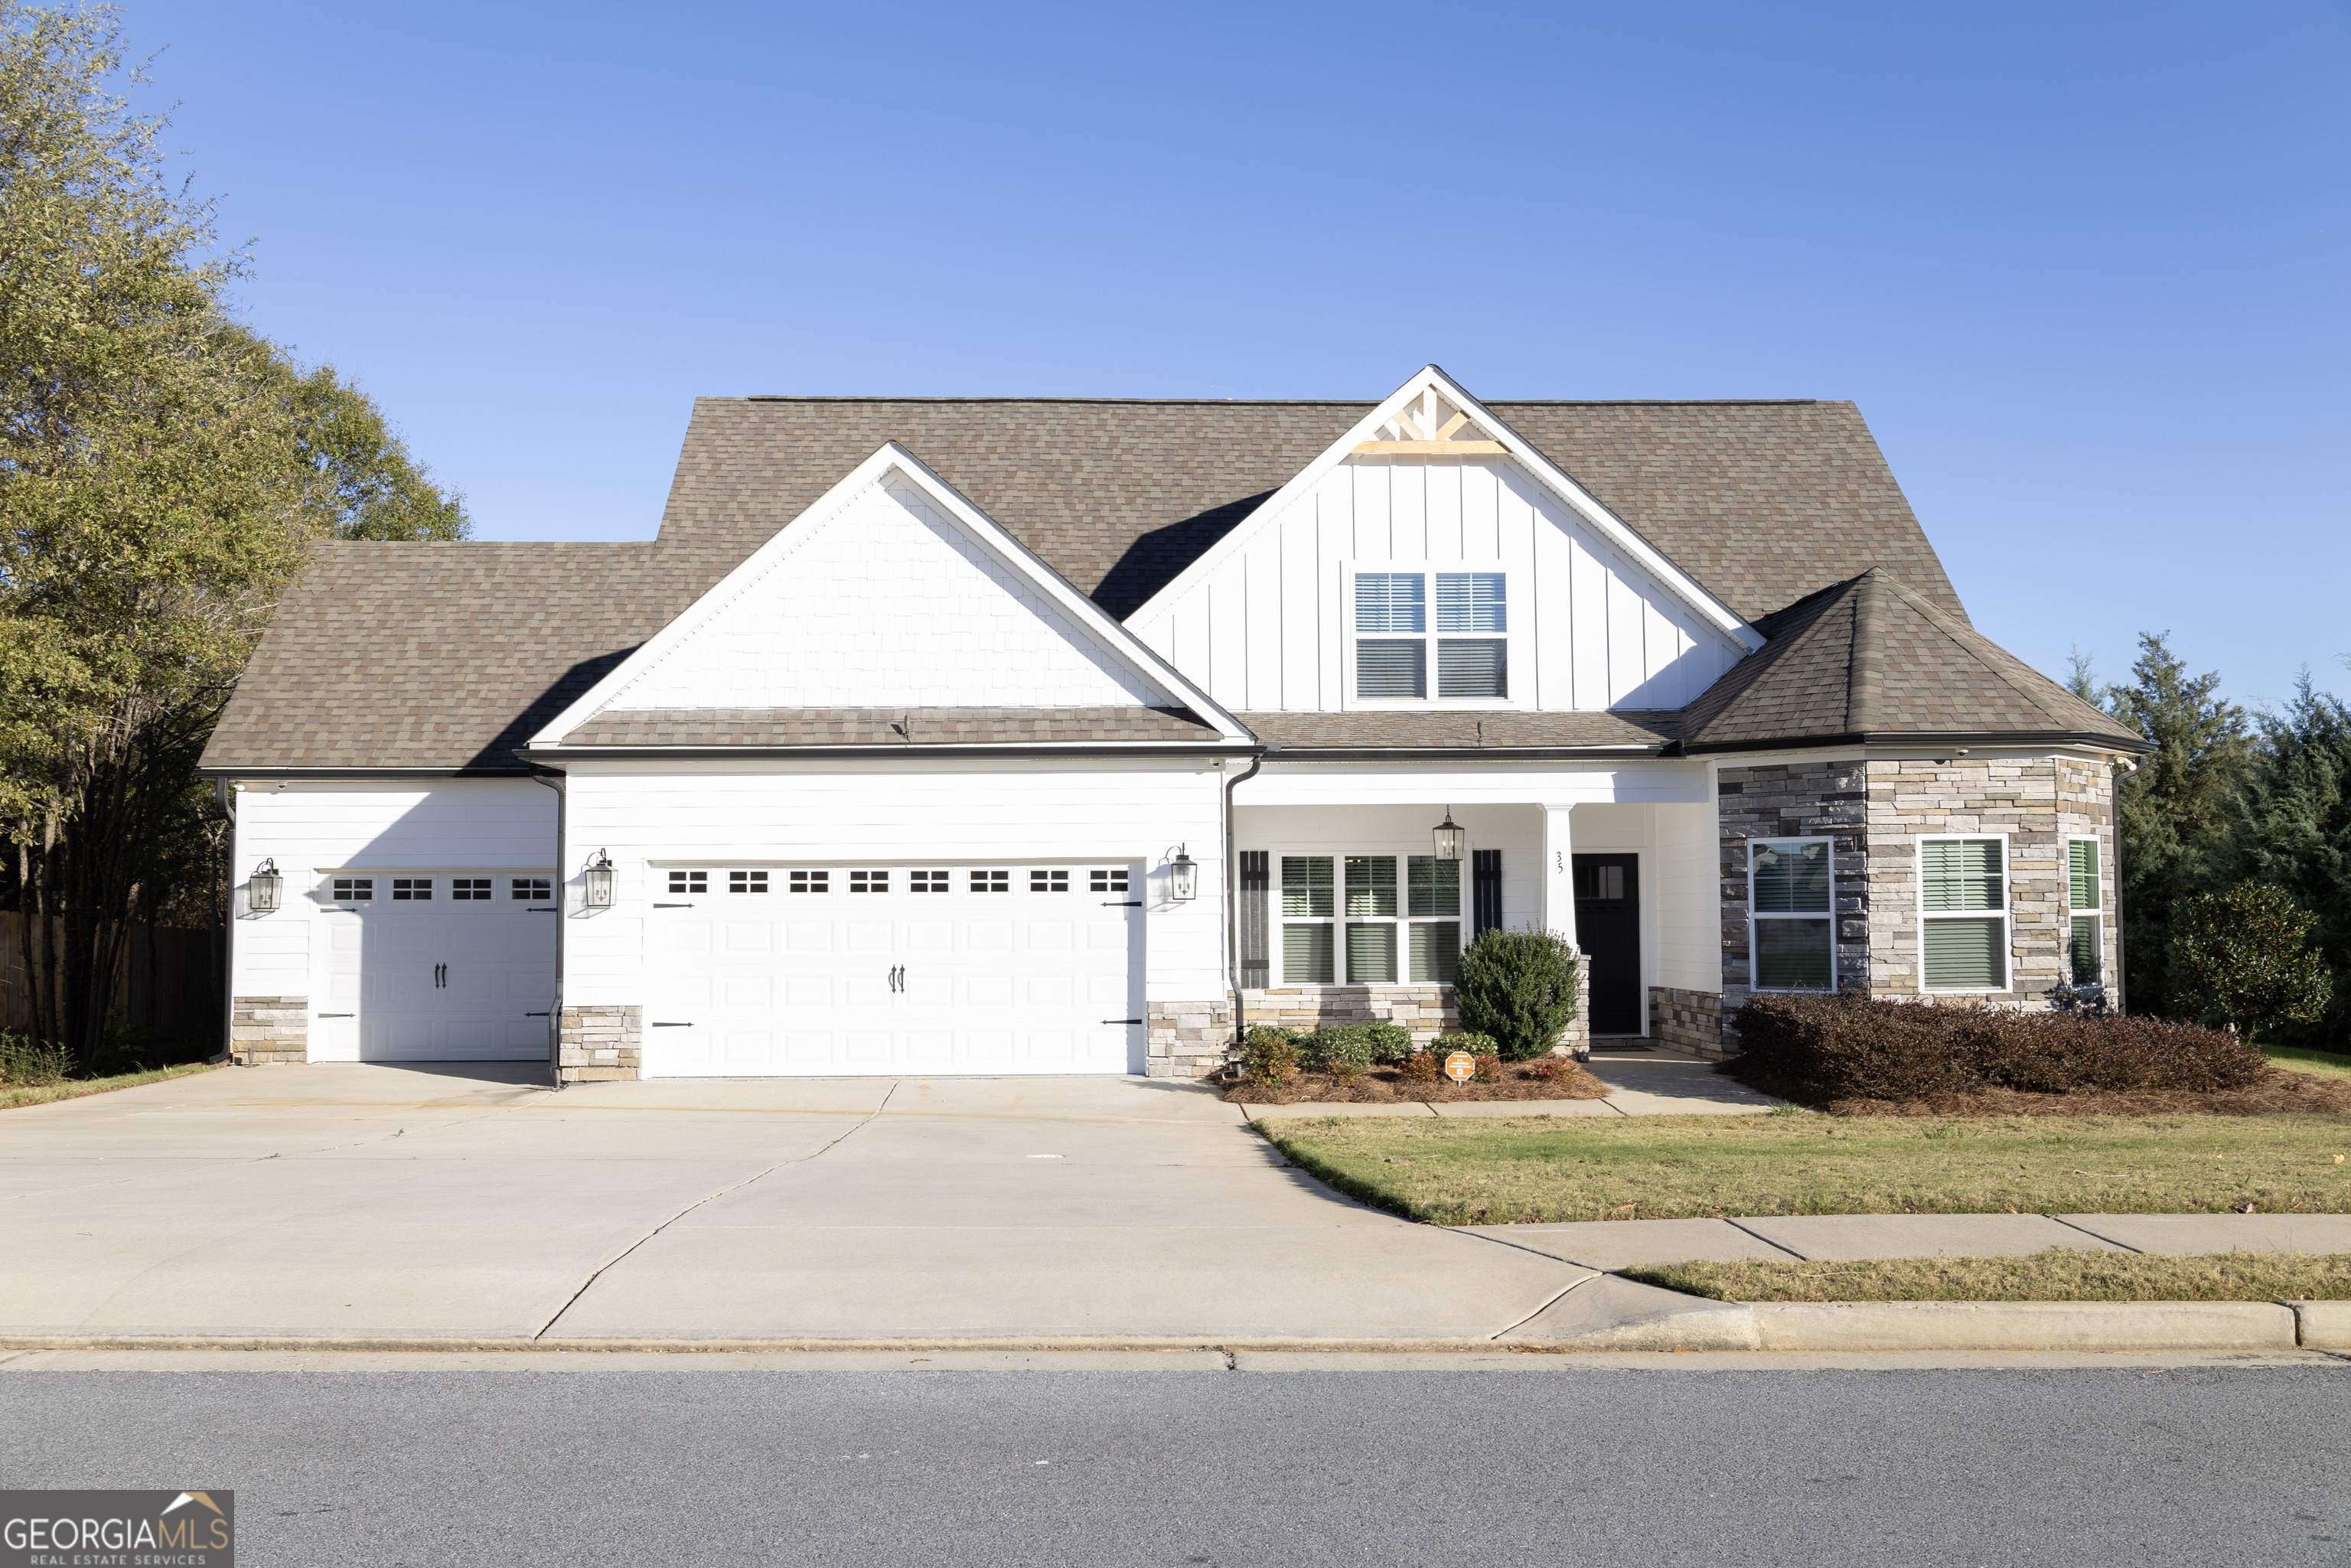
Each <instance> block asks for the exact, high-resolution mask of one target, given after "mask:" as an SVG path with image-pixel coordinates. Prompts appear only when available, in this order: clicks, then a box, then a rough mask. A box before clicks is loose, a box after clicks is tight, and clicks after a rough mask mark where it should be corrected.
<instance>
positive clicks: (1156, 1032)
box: [1144, 998, 1233, 1078]
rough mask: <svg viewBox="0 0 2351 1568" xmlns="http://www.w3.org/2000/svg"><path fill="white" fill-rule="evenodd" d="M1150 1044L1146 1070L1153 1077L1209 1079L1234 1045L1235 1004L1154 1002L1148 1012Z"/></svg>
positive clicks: (1230, 1052)
mask: <svg viewBox="0 0 2351 1568" xmlns="http://www.w3.org/2000/svg"><path fill="white" fill-rule="evenodd" d="M1145 1017H1146V1024H1147V1030H1148V1032H1149V1036H1150V1044H1149V1045H1148V1047H1146V1051H1147V1055H1146V1057H1145V1059H1144V1072H1146V1073H1147V1074H1149V1075H1150V1076H1151V1077H1153V1078H1207V1077H1209V1076H1211V1075H1213V1074H1215V1073H1217V1072H1218V1071H1222V1070H1223V1068H1224V1065H1225V1063H1226V1062H1227V1061H1228V1060H1230V1058H1231V1054H1232V1044H1233V1004H1232V1001H1231V999H1230V998H1226V999H1224V1000H1221V1001H1213V1002H1154V1003H1152V1004H1151V1006H1150V1007H1149V1009H1146V1013H1145Z"/></svg>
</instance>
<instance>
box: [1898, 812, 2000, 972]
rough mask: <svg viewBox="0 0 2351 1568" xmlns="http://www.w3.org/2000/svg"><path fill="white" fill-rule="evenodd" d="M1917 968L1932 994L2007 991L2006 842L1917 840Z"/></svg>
mask: <svg viewBox="0 0 2351 1568" xmlns="http://www.w3.org/2000/svg"><path fill="white" fill-rule="evenodd" d="M1918 913H1919V922H1918V925H1919V939H1918V946H1919V967H1920V971H1921V978H1922V980H1923V981H1924V983H1925V988H1927V989H1928V990H1930V991H2004V990H2006V989H2008V945H2009V937H2008V841H2007V840H2006V839H1999V838H1950V839H1921V840H1919V841H1918Z"/></svg>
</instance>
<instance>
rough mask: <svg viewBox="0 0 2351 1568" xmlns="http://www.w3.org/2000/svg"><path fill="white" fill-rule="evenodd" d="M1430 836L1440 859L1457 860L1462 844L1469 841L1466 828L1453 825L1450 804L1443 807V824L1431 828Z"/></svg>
mask: <svg viewBox="0 0 2351 1568" xmlns="http://www.w3.org/2000/svg"><path fill="white" fill-rule="evenodd" d="M1430 836H1431V837H1433V838H1434V839H1436V841H1437V859H1438V860H1441V861H1458V860H1459V859H1460V858H1461V851H1462V848H1463V846H1464V845H1466V844H1468V841H1469V832H1468V829H1466V828H1457V827H1455V826H1454V825H1453V808H1452V807H1450V806H1447V807H1446V808H1445V821H1444V822H1443V824H1442V825H1440V826H1438V827H1437V828H1434V829H1431V830H1430Z"/></svg>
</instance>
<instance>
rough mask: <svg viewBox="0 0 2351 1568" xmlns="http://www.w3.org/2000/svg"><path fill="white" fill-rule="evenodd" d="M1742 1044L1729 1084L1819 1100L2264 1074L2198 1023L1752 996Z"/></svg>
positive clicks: (2131, 1086) (2243, 1080) (2231, 1079)
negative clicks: (1738, 1080)
mask: <svg viewBox="0 0 2351 1568" xmlns="http://www.w3.org/2000/svg"><path fill="white" fill-rule="evenodd" d="M1739 1038H1740V1042H1741V1043H1742V1045H1744V1047H1745V1050H1744V1051H1743V1052H1742V1054H1740V1056H1739V1057H1738V1058H1736V1059H1735V1061H1734V1063H1733V1065H1732V1067H1731V1069H1730V1071H1732V1072H1733V1073H1734V1074H1736V1075H1737V1076H1740V1077H1750V1076H1751V1077H1753V1078H1759V1079H1761V1078H1768V1079H1771V1080H1772V1081H1775V1082H1778V1083H1780V1084H1782V1085H1784V1086H1785V1088H1786V1090H1787V1091H1788V1092H1792V1093H1795V1094H1797V1095H1799V1096H1801V1097H1803V1098H1807V1099H1815V1100H1822V1101H1829V1100H1917V1099H1924V1098H1926V1097H1928V1096H1930V1095H1937V1094H1964V1093H1968V1092H1971V1091H1976V1090H1982V1089H2012V1090H2017V1091H2020V1092H2025V1093H2033V1094H2064V1093H2069V1092H2075V1091H2088V1090H2116V1091H2126V1090H2185V1091H2189V1092H2213V1091H2217V1090H2227V1089H2241V1088H2244V1087H2247V1086H2248V1085H2250V1084H2252V1083H2254V1082H2259V1081H2260V1080H2261V1079H2262V1076H2263V1074H2264V1073H2266V1072H2267V1071H2269V1064H2268V1063H2267V1062H2266V1061H2264V1060H2263V1059H2262V1053H2261V1052H2260V1051H2256V1050H2255V1049H2253V1048H2252V1046H2249V1045H2247V1044H2245V1043H2244V1041H2242V1040H2239V1039H2238V1038H2237V1037H2236V1036H2234V1035H2230V1034H2223V1033H2221V1032H2220V1030H2210V1029H2203V1028H2199V1026H2197V1025H2195V1024H2184V1023H2172V1022H2169V1021H2168V1020H2166V1019H2153V1018H2142V1017H2137V1016H2128V1017H2122V1018H2087V1017H2081V1016H2076V1015H2072V1014H2066V1013H2055V1012H2020V1011H2017V1010H2015V1009H2007V1008H1986V1007H1962V1006H1950V1005H1937V1004H1932V1003H1919V1002H1887V1001H1872V1000H1869V999H1867V998H1862V997H1855V996H1843V997H1804V996H1785V997H1782V996H1768V997H1757V998H1754V999H1753V1000H1751V1001H1750V1002H1749V1003H1748V1004H1747V1005H1746V1006H1745V1007H1743V1008H1741V1009H1739Z"/></svg>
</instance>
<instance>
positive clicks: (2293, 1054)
mask: <svg viewBox="0 0 2351 1568" xmlns="http://www.w3.org/2000/svg"><path fill="white" fill-rule="evenodd" d="M2262 1055H2263V1056H2266V1057H2268V1058H2269V1059H2270V1060H2271V1061H2274V1062H2276V1063H2277V1064H2278V1065H2279V1066H2280V1067H2291V1068H2293V1069H2294V1071H2297V1072H2315V1073H2317V1074H2318V1075H2319V1076H2320V1077H2322V1078H2351V1056H2346V1055H2344V1054H2343V1053H2342V1052H2341V1051H2310V1050H2306V1049H2304V1047H2302V1046H2299V1045H2265V1046H2263V1047H2262Z"/></svg>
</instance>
